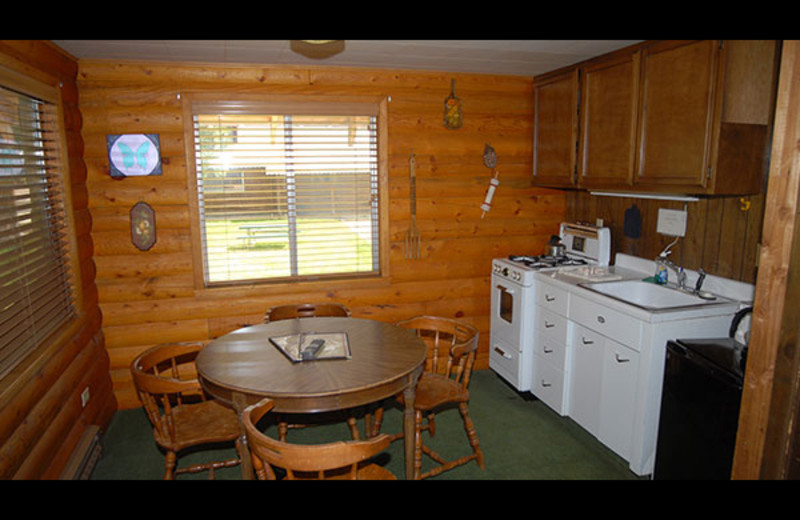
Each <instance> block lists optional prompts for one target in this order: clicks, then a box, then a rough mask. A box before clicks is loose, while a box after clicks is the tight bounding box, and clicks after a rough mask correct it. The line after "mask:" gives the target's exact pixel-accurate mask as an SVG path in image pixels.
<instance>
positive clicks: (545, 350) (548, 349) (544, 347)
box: [542, 346, 553, 354]
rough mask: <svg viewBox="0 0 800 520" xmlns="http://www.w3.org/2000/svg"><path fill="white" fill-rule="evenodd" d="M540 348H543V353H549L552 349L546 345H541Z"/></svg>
mask: <svg viewBox="0 0 800 520" xmlns="http://www.w3.org/2000/svg"><path fill="white" fill-rule="evenodd" d="M542 350H544V353H545V354H549V353H551V352H552V351H553V349H552V348H547V346H543V347H542Z"/></svg>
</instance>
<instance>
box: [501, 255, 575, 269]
mask: <svg viewBox="0 0 800 520" xmlns="http://www.w3.org/2000/svg"><path fill="white" fill-rule="evenodd" d="M508 259H509V260H511V261H512V262H519V263H521V264H523V265H525V266H527V267H561V266H568V265H585V264H586V263H587V262H586V260H584V259H582V258H573V257H570V256H567V255H560V256H551V255H541V256H527V255H508Z"/></svg>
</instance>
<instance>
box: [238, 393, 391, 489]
mask: <svg viewBox="0 0 800 520" xmlns="http://www.w3.org/2000/svg"><path fill="white" fill-rule="evenodd" d="M272 407H273V402H272V400H271V399H269V398H266V399H263V400H261V401H259V402H258V403H256V404H253V405H250V406H248V407H247V408H245V409H244V412H243V413H242V423H243V424H244V428H245V432H246V435H247V445H248V448H249V450H250V456H251V458H252V460H253V469H254V470H255V472H256V476H257V477H258V479H259V480H277V475H276V473H275V470H274V469H273V466H274V467H276V468H280V469H282V470H284V471H285V472H286V477H285V478H286V479H287V480H300V479H325V480H329V479H331V480H332V479H344V480H395V479H396V477H395V476H394V475H393V474H392V473H391V472H390V471H388V470H386V469H385V468H383V467H381V466H378V465H377V464H375V463H374V462H371V461H370V459H371V458H372V457H374V456H375V455H377V454H378V453H380V452H381V451H383V450H385V449H386V448H387V447H388V446H389V444H390V443H391V438H390V436H389V435H386V434H383V435H378V436H376V437H372V438H370V439H369V440H365V441H337V442H331V443H326V444H316V445H308V444H303V445H301V444H289V443H286V442H282V441H279V440H276V439H273V438H271V437H269V436H267V435H266V434H264V433H263V432H262V431H261V430H260V429H259V428H258V422H259V420H261V418H262V417H263V416H264V414H266V413H267V412H268V411H270V410H271V409H272Z"/></svg>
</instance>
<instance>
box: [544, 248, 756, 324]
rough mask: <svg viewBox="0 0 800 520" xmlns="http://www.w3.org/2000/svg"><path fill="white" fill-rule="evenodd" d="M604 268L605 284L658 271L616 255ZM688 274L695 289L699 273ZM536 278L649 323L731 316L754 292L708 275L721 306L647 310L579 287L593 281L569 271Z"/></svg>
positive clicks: (708, 288) (546, 272) (640, 261)
mask: <svg viewBox="0 0 800 520" xmlns="http://www.w3.org/2000/svg"><path fill="white" fill-rule="evenodd" d="M604 269H605V271H604V272H605V273H607V276H605V279H606V281H609V280H610V279H612V278H613V279H615V280H643V279H645V278H648V277H651V276H653V273H654V272H655V262H653V261H650V260H645V259H642V258H637V257H633V256H629V255H624V254H617V256H616V262H615V265H611V266H608V267H606V268H604ZM686 274H687V282H686V283H687V285H688V286H689V287H694V284H695V282H696V280H697V277H698V275H697V273H696V272H695V271H690V270H687V271H686ZM535 276H536V278H537V279H539V280H542V281H544V282H547V283H551V284H553V285H556V286H560V287H562V288H563V289H565V290H567V291H569V292H571V293H572V294H575V295H577V296H580V297H583V298H586V299H588V300H591V301H594V302H596V303H600V304H602V305H605V306H607V307H609V308H612V309H615V310H617V311H620V312H623V313H626V314H629V315H631V316H633V317H635V318H637V319H640V320H642V321H646V322H650V323H657V322H666V321H675V320H686V319H693V318H704V317H710V316H725V315H731V316H732V315H733V314H734V313H735V312H736V311H737V310H738V309H739V308H741V307H743V306H746V305H748V304H750V303H751V302H752V298H753V293H754V287H753V286H752V285H750V284H745V283H742V282H737V281H735V280H728V279H725V278H719V277H715V276H712V275H706V279H705V282H704V283H703V290H704V291H708V292H711V293H713V294H715V295H717V296H721V297H723V298H725V299H726V300H728V301H726V302H722V301H721V302H720V303H713V304H705V305H701V306H697V307H690V308H679V309H671V310H662V311H648V310H645V309H643V308H640V307H637V306H635V305H632V304H628V303H625V302H623V301H620V300H617V299H614V298H611V297H609V296H605V295H602V294H598V293H596V292H594V291H591V290H589V289H586V288H584V287H581V286H580V285H579V284H581V283H587V282H590V281H591V280H587V279H585V278H581V277H577V276H573V275H570V274H568V271H562V270H561V269H544V270H541V271H538V272H537V273H536V275H535ZM670 276H671V277H672V279H673V280H674V276H675V274H674V273H673V272H670ZM598 281H603V280H598Z"/></svg>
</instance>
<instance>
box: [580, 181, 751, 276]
mask: <svg viewBox="0 0 800 520" xmlns="http://www.w3.org/2000/svg"><path fill="white" fill-rule="evenodd" d="M765 191H766V187H765V188H764V192H765ZM764 192H762V193H761V194H758V195H748V196H746V197H738V196H736V197H726V196H708V197H700V198H699V200H698V201H696V202H680V201H667V200H654V199H643V198H633V197H608V196H599V195H592V194H590V193H588V192H585V191H570V192H568V193H567V213H566V215H567V220H576V221H586V222H591V223H594V222H595V219H598V218H600V219H603V224H604V225H606V226H608V227H609V228H610V230H611V241H612V248H611V250H612V257H613V254H615V253H626V254H629V255H633V256H638V257H642V258H647V259H649V260H653V259H655V258H656V257H657V256H658V254H659V253H661V251H662V250H663V249H664V248H665V247H666V246H667V245H669V243H670V242H672V240H673V237H669V236H666V235H662V234H660V233H658V232H657V231H656V224H657V222H658V209H659V208H665V209H674V210H683V209H684V207H685V208H686V214H687V219H686V236H685V237H682V238H681V239H680V240H678V243H677V244H675V246H674V247H673V248H672V254H671V255H670V259H671V260H672V261H673V262H675V263H676V264H677V265H679V266H681V267H684V268H687V269H693V270H697V269H699V268H701V267H702V268H703V269H704V270H705V271H706V272H707V273H709V274H713V275H716V276H721V277H723V278H730V279H733V280H740V281H742V282H746V283H751V284H755V283H756V271H757V260H758V254H759V243H760V241H761V226H762V223H763V218H764ZM634 205H635V206H636V208H637V209H638V210H639V213H640V214H641V233H640V236H639V237H638V238H631V237H628V236H626V234H625V212H626V211H627V210H628V209H630V208H631V207H633V206H634Z"/></svg>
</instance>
